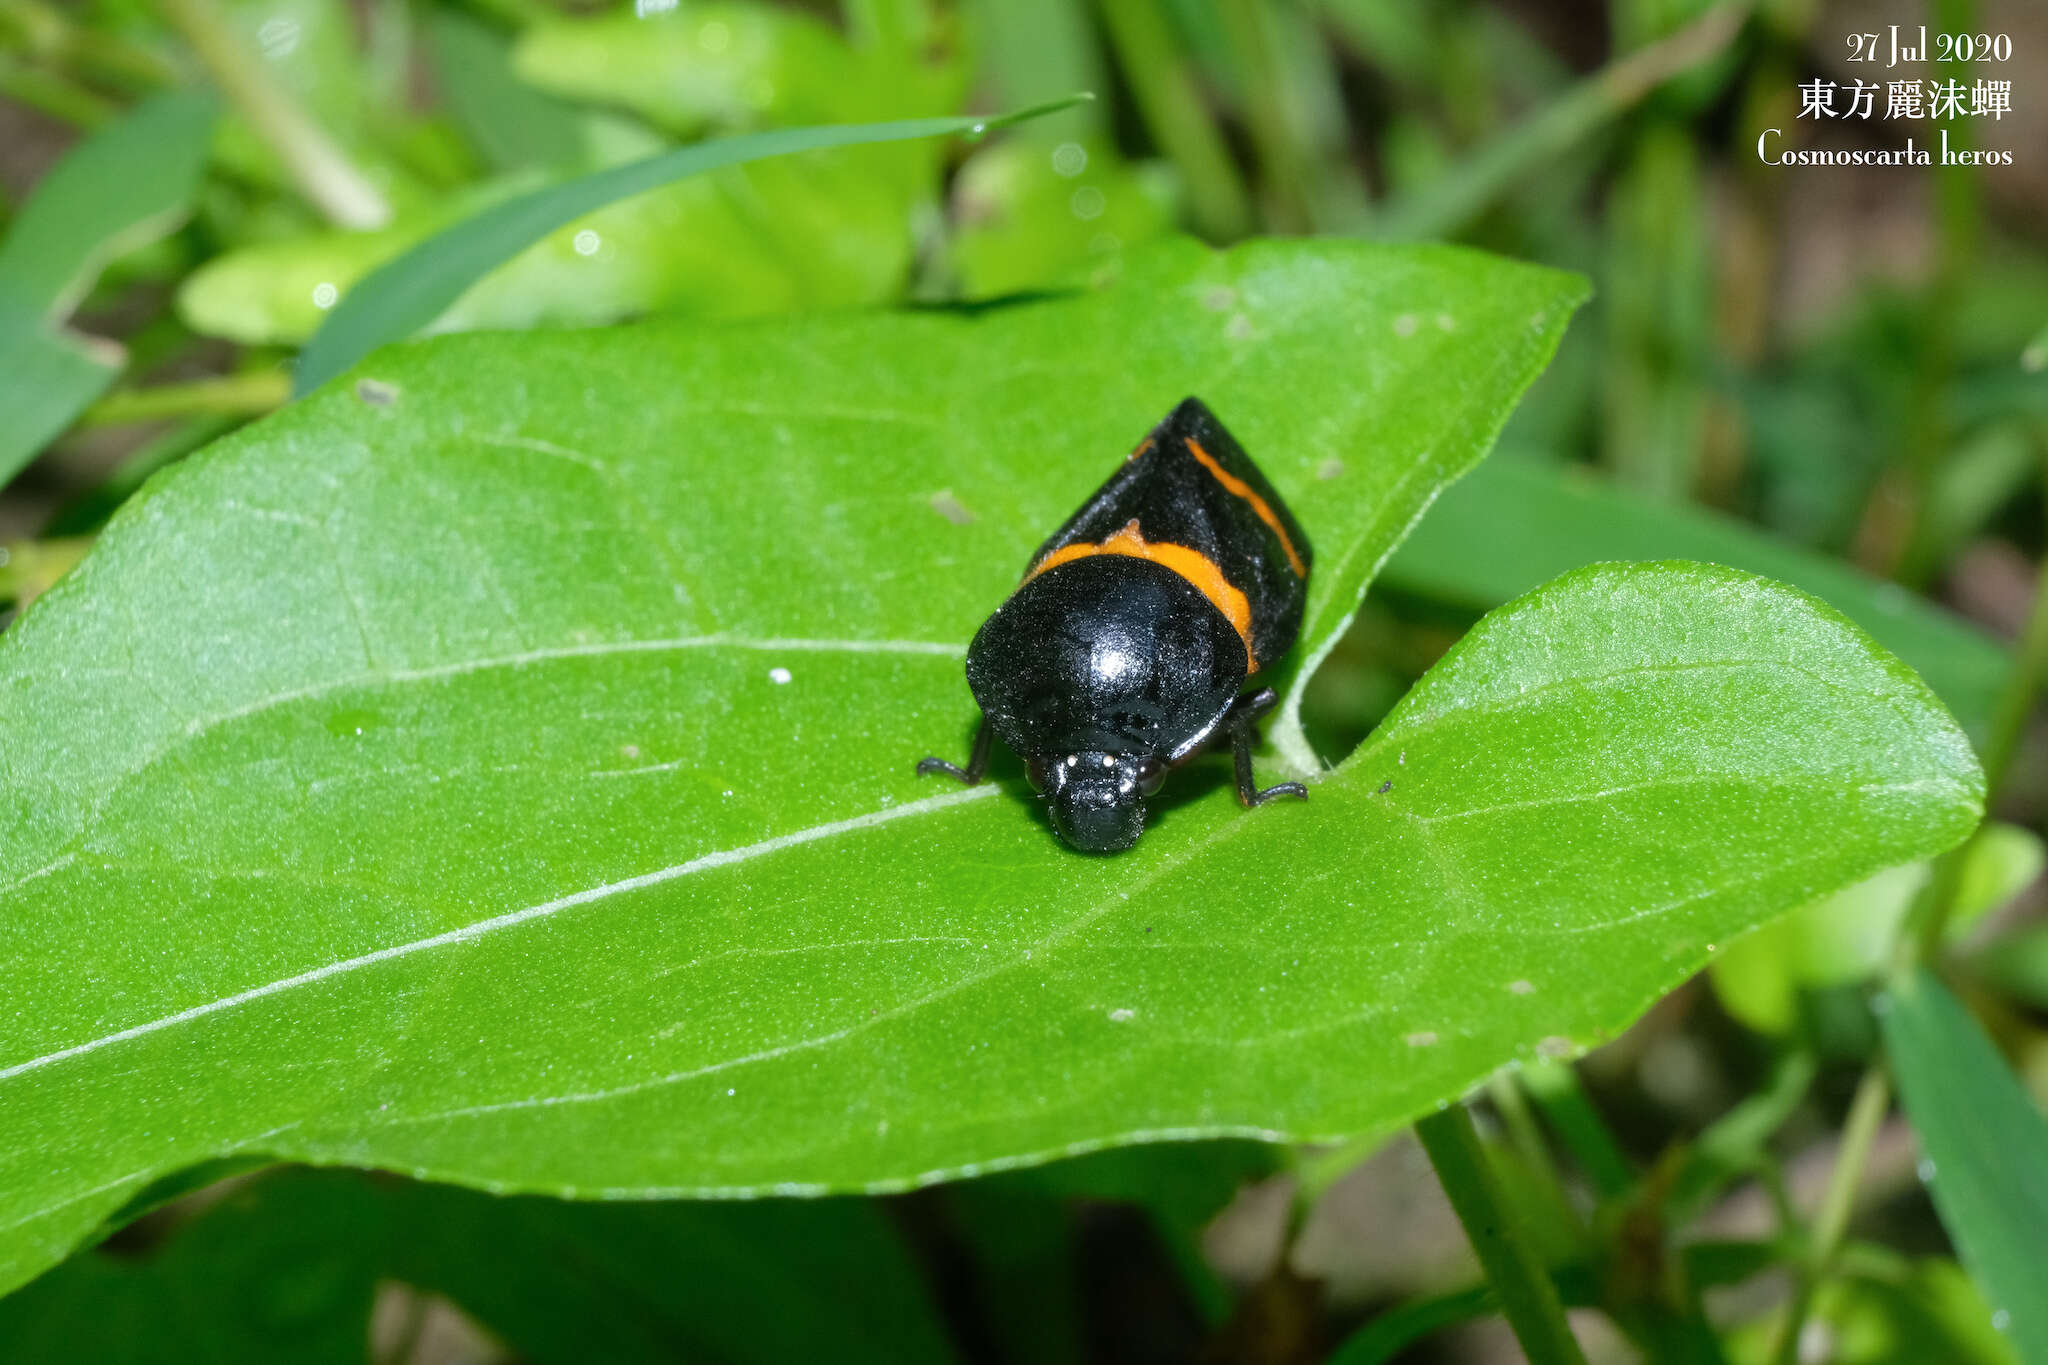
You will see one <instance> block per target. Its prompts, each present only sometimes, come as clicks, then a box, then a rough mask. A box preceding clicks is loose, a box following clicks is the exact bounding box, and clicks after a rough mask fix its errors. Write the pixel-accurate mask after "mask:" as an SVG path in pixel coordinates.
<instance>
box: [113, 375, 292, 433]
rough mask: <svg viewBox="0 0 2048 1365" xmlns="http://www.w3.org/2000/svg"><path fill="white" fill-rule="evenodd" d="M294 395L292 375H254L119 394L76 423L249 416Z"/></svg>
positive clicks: (161, 385) (258, 413)
mask: <svg viewBox="0 0 2048 1365" xmlns="http://www.w3.org/2000/svg"><path fill="white" fill-rule="evenodd" d="M291 396H292V381H291V376H290V375H288V374H285V373H284V372H283V371H282V370H252V371H250V372H249V373H248V374H230V375H222V376H221V377H219V378H217V379H196V380H193V381H192V382H191V383H189V384H158V385H155V386H153V387H151V388H146V389H120V390H116V391H115V392H113V393H110V394H108V395H107V396H106V397H105V398H102V399H100V400H99V401H98V402H97V403H94V404H93V405H92V406H91V407H89V408H87V409H86V410H85V411H84V413H82V414H81V415H80V416H79V419H78V420H79V423H80V425H82V426H89V427H110V426H119V425H121V424H122V423H124V422H153V421H156V420H158V419H160V418H164V417H251V416H259V415H261V414H263V413H266V412H269V411H271V410H272V409H273V408H281V407H283V406H284V405H285V403H286V402H288V401H289V400H290V399H291Z"/></svg>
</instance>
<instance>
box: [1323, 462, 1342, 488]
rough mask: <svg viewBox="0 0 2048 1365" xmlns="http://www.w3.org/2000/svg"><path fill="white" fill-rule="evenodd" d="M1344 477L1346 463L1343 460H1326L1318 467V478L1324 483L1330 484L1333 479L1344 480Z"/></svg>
mask: <svg viewBox="0 0 2048 1365" xmlns="http://www.w3.org/2000/svg"><path fill="white" fill-rule="evenodd" d="M1343 476H1344V462H1343V461H1342V460H1339V459H1335V458H1331V459H1328V460H1324V461H1323V462H1322V463H1321V464H1319V465H1317V466H1316V477H1317V478H1319V479H1321V480H1322V481H1323V482H1324V483H1328V482H1329V481H1330V480H1331V479H1338V478H1342V477H1343Z"/></svg>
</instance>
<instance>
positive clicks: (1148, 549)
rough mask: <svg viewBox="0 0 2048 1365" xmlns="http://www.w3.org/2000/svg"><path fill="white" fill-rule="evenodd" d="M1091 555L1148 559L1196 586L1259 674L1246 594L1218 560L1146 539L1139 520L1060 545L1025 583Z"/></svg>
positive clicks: (1026, 578)
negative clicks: (1101, 536)
mask: <svg viewBox="0 0 2048 1365" xmlns="http://www.w3.org/2000/svg"><path fill="white" fill-rule="evenodd" d="M1090 555H1129V556H1131V557H1132V558H1133V559H1149V560H1151V561H1152V562H1153V563H1154V564H1159V565H1163V566H1164V567H1166V568H1169V569H1171V570H1173V571H1174V572H1175V573H1177V574H1179V575H1180V576H1181V577H1182V578H1185V579H1186V580H1187V581H1188V582H1190V583H1192V584H1194V586H1195V588H1196V590H1197V591H1199V592H1200V593H1201V594H1202V596H1204V597H1206V598H1208V599H1209V601H1210V602H1211V603H1213V604H1214V605H1215V607H1216V610H1218V611H1220V612H1222V613H1223V617H1224V619H1225V620H1227V621H1229V622H1230V624H1231V627H1232V628H1233V629H1235V630H1236V631H1237V633H1238V635H1240V636H1241V637H1243V639H1244V657H1245V658H1246V659H1247V660H1248V661H1249V666H1248V667H1247V668H1246V669H1245V672H1246V673H1248V674H1249V673H1256V672H1258V671H1259V656H1258V655H1256V654H1254V653H1252V608H1251V603H1250V602H1249V601H1247V600H1246V598H1245V595H1244V594H1243V593H1241V592H1239V591H1238V590H1237V589H1236V588H1234V587H1232V586H1231V585H1230V580H1229V579H1227V578H1225V577H1224V576H1223V570H1222V569H1220V568H1218V567H1217V564H1216V561H1215V560H1213V559H1211V558H1209V556H1207V555H1205V554H1203V553H1202V552H1201V551H1200V550H1191V549H1189V548H1188V547H1187V546H1185V545H1173V544H1169V543H1167V542H1164V541H1161V542H1157V543H1155V542H1153V541H1149V540H1147V539H1145V537H1144V536H1143V535H1142V534H1140V532H1139V530H1138V522H1137V519H1136V518H1133V519H1132V520H1131V521H1130V523H1129V524H1128V525H1126V526H1125V527H1124V529H1123V530H1121V531H1118V532H1117V533H1116V534H1115V535H1113V536H1111V537H1110V538H1109V539H1108V540H1105V541H1103V542H1102V543H1101V544H1100V545H1091V544H1088V543H1086V542H1083V543H1080V544H1076V545H1063V546H1061V547H1060V548H1059V549H1057V550H1054V551H1053V552H1052V553H1051V554H1049V555H1047V556H1046V557H1045V558H1044V559H1041V560H1039V561H1038V562H1037V563H1036V564H1034V565H1032V566H1031V572H1030V573H1027V574H1025V575H1024V581H1025V582H1026V583H1029V582H1030V581H1031V580H1032V579H1034V578H1036V577H1038V576H1039V575H1040V574H1042V573H1044V572H1045V571H1046V570H1047V569H1050V568H1054V567H1056V566H1057V565H1061V564H1065V563H1067V562H1068V561H1070V560H1075V559H1086V558H1087V557H1088V556H1090Z"/></svg>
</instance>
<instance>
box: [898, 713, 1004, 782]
mask: <svg viewBox="0 0 2048 1365" xmlns="http://www.w3.org/2000/svg"><path fill="white" fill-rule="evenodd" d="M993 738H994V735H993V734H992V733H991V732H990V730H989V728H988V721H987V719H986V718H984V719H983V720H982V722H981V728H980V729H979V730H976V731H975V732H974V749H973V751H972V752H970V753H969V754H968V755H967V766H966V767H964V768H963V767H961V766H959V765H958V764H956V763H948V762H946V760H945V759H943V758H920V759H919V760H918V761H917V775H918V776H919V777H923V776H924V775H925V774H926V773H945V774H947V775H948V776H951V777H957V778H959V779H960V781H961V782H962V783H964V784H965V785H967V786H970V787H971V786H973V785H974V784H975V783H977V782H979V781H981V779H982V776H983V775H984V774H986V773H987V772H988V746H989V741H990V740H991V739H993Z"/></svg>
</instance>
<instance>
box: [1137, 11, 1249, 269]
mask: <svg viewBox="0 0 2048 1365" xmlns="http://www.w3.org/2000/svg"><path fill="white" fill-rule="evenodd" d="M1101 10H1102V21H1103V23H1104V24H1105V25H1106V26H1107V27H1108V29H1109V41H1110V44H1111V46H1113V47H1114V48H1115V49H1116V56H1117V64H1118V65H1119V66H1121V67H1122V68H1123V73H1124V79H1125V80H1127V81H1129V82H1130V84H1131V94H1132V95H1133V96H1134V97H1135V98H1136V100H1137V102H1138V112H1139V113H1140V114H1141V115H1143V117H1144V120H1145V127H1146V130H1147V131H1149V132H1150V133H1151V134H1152V140H1153V141H1154V142H1156V143H1158V144H1159V148H1160V150H1161V151H1163V152H1165V153H1166V154H1167V156H1168V157H1170V158H1172V160H1173V163H1174V164H1175V165H1177V166H1179V167H1180V172H1181V174H1182V175H1183V176H1185V177H1186V178H1187V182H1188V198H1189V201H1190V203H1189V207H1190V209H1191V210H1192V211H1193V213H1194V218H1195V224H1196V226H1197V227H1199V228H1200V229H1201V230H1202V231H1203V232H1204V233H1206V234H1207V235H1208V236H1210V237H1212V238H1214V239H1216V240H1217V241H1230V240H1233V239H1235V238H1238V237H1242V236H1243V235H1244V234H1245V233H1246V232H1248V231H1250V230H1251V226H1252V211H1251V202H1250V200H1249V198H1248V197H1247V196H1246V194H1245V188H1244V180H1243V178H1242V177H1241V176H1239V175H1238V172H1237V165H1236V163H1234V162H1233V161H1231V159H1230V149H1229V148H1228V147H1226V146H1224V145H1223V135H1222V134H1221V133H1219V132H1217V131H1216V124H1215V122H1214V121H1213V120H1212V119H1211V118H1210V117H1209V111H1208V109H1206V108H1205V107H1204V106H1203V103H1202V96H1201V92H1200V91H1198V90H1197V89H1196V88H1195V77H1194V73H1193V72H1192V71H1191V70H1190V69H1189V67H1188V62H1187V59H1186V57H1185V56H1184V55H1183V54H1182V52H1181V49H1180V45H1179V44H1178V43H1177V42H1175V41H1174V35H1173V26H1172V24H1171V23H1170V22H1169V21H1168V19H1167V17H1166V12H1165V11H1164V10H1163V9H1161V8H1160V6H1159V0H1102V6H1101Z"/></svg>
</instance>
